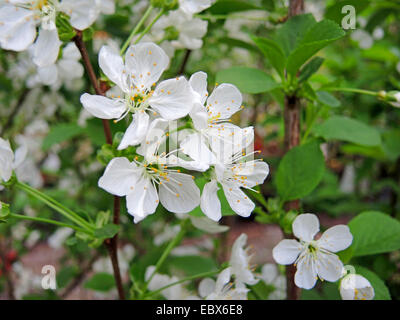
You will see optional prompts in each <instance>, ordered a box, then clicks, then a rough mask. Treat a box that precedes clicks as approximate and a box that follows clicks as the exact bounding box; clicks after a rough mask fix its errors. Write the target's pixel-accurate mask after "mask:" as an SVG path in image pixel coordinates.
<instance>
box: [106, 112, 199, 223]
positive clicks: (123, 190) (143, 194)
mask: <svg viewBox="0 0 400 320" xmlns="http://www.w3.org/2000/svg"><path fill="white" fill-rule="evenodd" d="M159 122H164V121H163V120H161V119H157V120H155V121H153V123H152V126H154V127H157V123H159ZM144 144H145V145H147V143H144ZM158 148H159V144H158V143H154V144H149V148H143V147H142V146H141V147H140V148H138V150H137V151H138V152H139V151H142V153H140V154H142V155H143V156H144V159H143V161H142V162H140V161H138V157H135V159H134V160H133V161H132V162H130V161H129V160H128V159H127V158H122V157H119V158H114V159H112V160H111V161H110V163H109V164H108V166H107V168H106V170H105V172H104V174H103V176H102V177H101V178H100V180H99V186H100V187H101V188H103V189H104V190H106V191H108V192H110V193H111V194H114V195H117V196H120V197H122V196H126V203H127V208H128V212H129V213H130V214H131V215H133V217H134V222H139V221H141V220H143V219H144V218H145V217H146V216H147V215H149V214H152V213H154V212H155V210H156V208H157V206H158V203H159V202H161V204H162V205H163V206H164V207H165V208H166V209H167V210H168V211H170V212H174V213H176V214H183V213H188V212H190V211H192V210H193V209H194V208H196V207H197V206H198V205H199V203H200V190H199V188H198V187H197V186H196V184H195V183H194V177H193V176H191V175H188V174H185V173H181V171H180V170H179V169H171V168H170V166H172V167H173V166H174V165H173V164H171V161H169V157H171V156H172V155H170V154H166V153H165V152H162V153H161V154H158ZM150 150H152V152H150ZM143 151H144V152H143ZM175 159H176V157H175ZM167 164H168V166H167ZM178 165H179V164H178ZM175 166H177V165H175Z"/></svg>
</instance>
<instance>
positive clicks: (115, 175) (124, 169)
mask: <svg viewBox="0 0 400 320" xmlns="http://www.w3.org/2000/svg"><path fill="white" fill-rule="evenodd" d="M140 177H141V170H140V169H139V168H138V167H137V166H136V164H135V163H134V162H130V161H129V160H128V159H127V158H122V157H119V158H114V159H112V160H111V161H110V163H109V164H108V165H107V167H106V170H105V171H104V174H103V176H102V177H101V178H100V179H99V183H98V184H99V187H100V188H102V189H104V190H106V191H107V192H109V193H111V194H114V195H116V196H120V197H123V196H126V195H127V194H128V193H131V192H132V191H133V190H135V187H136V182H137V180H138V179H140Z"/></svg>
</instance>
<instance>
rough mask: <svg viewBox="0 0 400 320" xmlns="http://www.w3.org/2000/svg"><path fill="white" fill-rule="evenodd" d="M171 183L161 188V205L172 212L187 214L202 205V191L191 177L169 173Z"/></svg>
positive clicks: (167, 182)
mask: <svg viewBox="0 0 400 320" xmlns="http://www.w3.org/2000/svg"><path fill="white" fill-rule="evenodd" d="M168 178H169V181H166V180H163V184H162V185H160V186H159V195H160V201H161V204H162V205H163V206H164V207H165V209H167V210H168V211H170V212H174V213H187V212H190V211H192V210H193V209H194V208H196V207H197V206H198V205H199V204H200V190H199V188H198V187H197V185H196V184H195V183H194V180H193V178H192V176H191V175H188V174H184V173H174V172H169V173H168Z"/></svg>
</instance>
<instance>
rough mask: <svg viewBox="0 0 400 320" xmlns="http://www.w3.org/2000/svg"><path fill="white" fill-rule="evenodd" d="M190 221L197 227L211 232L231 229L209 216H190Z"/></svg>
mask: <svg viewBox="0 0 400 320" xmlns="http://www.w3.org/2000/svg"><path fill="white" fill-rule="evenodd" d="M190 221H191V222H192V224H193V226H195V227H196V228H197V229H200V230H202V231H205V232H207V233H211V234H216V233H221V232H225V231H228V230H229V227H228V226H222V225H219V224H218V223H217V222H215V221H213V220H211V219H209V218H207V217H195V216H190Z"/></svg>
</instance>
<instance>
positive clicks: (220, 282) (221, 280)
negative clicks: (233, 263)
mask: <svg viewBox="0 0 400 320" xmlns="http://www.w3.org/2000/svg"><path fill="white" fill-rule="evenodd" d="M230 280H231V268H226V269H224V270H222V271H221V273H220V274H219V275H218V277H217V282H216V283H215V292H217V293H220V292H222V290H223V288H224V286H225V285H226V284H228V283H229V281H230Z"/></svg>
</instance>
